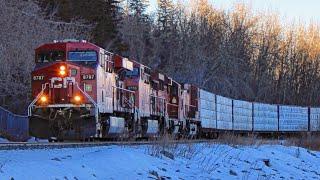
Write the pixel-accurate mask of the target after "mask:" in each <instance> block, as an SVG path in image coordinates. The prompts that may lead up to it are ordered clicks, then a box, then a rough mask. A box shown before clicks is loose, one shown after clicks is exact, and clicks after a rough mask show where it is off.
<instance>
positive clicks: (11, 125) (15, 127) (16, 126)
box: [0, 107, 29, 141]
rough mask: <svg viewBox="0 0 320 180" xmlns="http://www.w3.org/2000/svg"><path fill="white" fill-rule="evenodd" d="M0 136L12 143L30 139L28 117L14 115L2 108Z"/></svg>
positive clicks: (0, 108) (0, 110)
mask: <svg viewBox="0 0 320 180" xmlns="http://www.w3.org/2000/svg"><path fill="white" fill-rule="evenodd" d="M0 136H2V137H5V138H8V139H10V140H12V141H25V140H27V139H28V138H29V120H28V117H27V116H21V115H17V114H14V113H12V112H10V111H8V110H6V109H4V108H2V107H0Z"/></svg>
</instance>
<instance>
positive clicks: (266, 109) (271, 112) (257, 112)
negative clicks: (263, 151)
mask: <svg viewBox="0 0 320 180" xmlns="http://www.w3.org/2000/svg"><path fill="white" fill-rule="evenodd" d="M253 106H254V111H253V122H254V124H253V130H254V131H262V132H270V131H278V107H277V105H271V104H263V103H254V105H253Z"/></svg>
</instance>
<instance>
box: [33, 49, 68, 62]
mask: <svg viewBox="0 0 320 180" xmlns="http://www.w3.org/2000/svg"><path fill="white" fill-rule="evenodd" d="M64 56H65V54H64V52H63V51H47V52H40V53H39V54H38V55H37V62H38V63H45V62H54V61H62V60H63V59H64Z"/></svg>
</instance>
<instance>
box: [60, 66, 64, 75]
mask: <svg viewBox="0 0 320 180" xmlns="http://www.w3.org/2000/svg"><path fill="white" fill-rule="evenodd" d="M59 74H60V75H61V76H64V75H66V67H65V66H60V72H59Z"/></svg>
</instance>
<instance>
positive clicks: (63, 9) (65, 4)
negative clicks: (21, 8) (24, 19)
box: [38, 0, 122, 50]
mask: <svg viewBox="0 0 320 180" xmlns="http://www.w3.org/2000/svg"><path fill="white" fill-rule="evenodd" d="M38 1H39V2H40V5H41V6H42V7H43V8H46V11H47V13H48V14H50V13H55V14H56V15H57V16H58V17H59V18H61V19H62V20H63V21H66V22H70V21H72V20H74V19H75V18H82V19H84V20H86V21H87V23H90V24H94V25H96V26H95V28H94V30H93V32H92V36H93V42H94V43H96V44H97V45H99V46H102V47H106V48H109V47H110V45H112V44H113V47H114V46H116V47H114V48H115V49H114V50H117V49H118V47H117V46H118V44H119V43H118V42H119V39H118V35H117V33H118V30H117V29H118V24H119V21H120V19H119V17H121V16H120V14H121V12H122V10H121V8H120V5H119V4H120V1H119V0H94V1H92V0H38Z"/></svg>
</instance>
